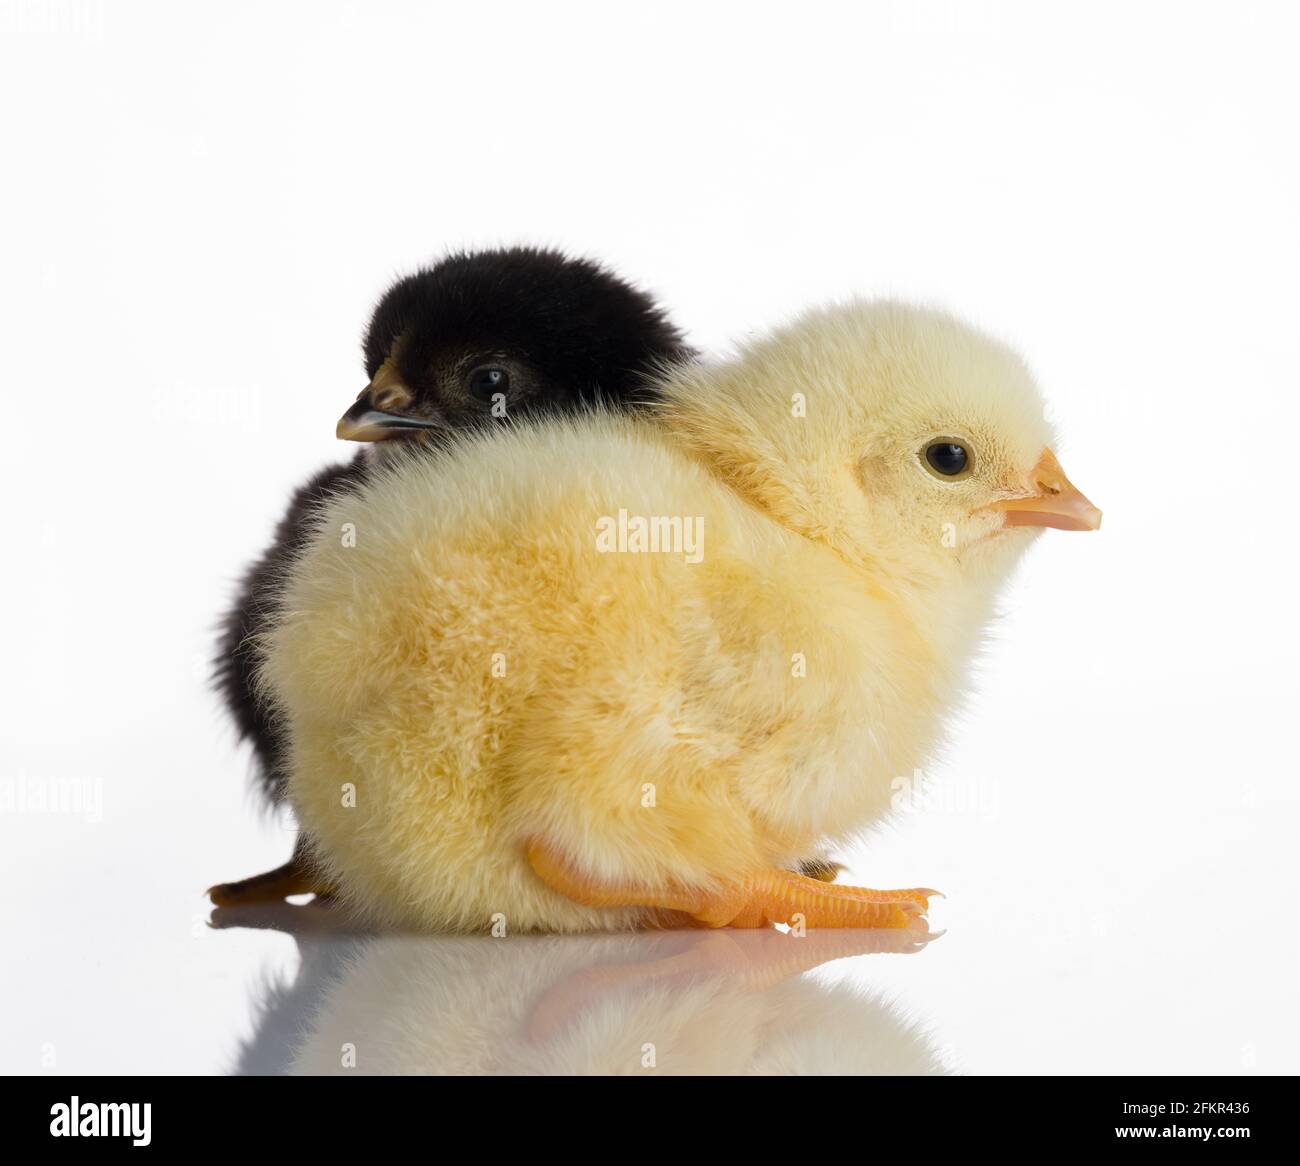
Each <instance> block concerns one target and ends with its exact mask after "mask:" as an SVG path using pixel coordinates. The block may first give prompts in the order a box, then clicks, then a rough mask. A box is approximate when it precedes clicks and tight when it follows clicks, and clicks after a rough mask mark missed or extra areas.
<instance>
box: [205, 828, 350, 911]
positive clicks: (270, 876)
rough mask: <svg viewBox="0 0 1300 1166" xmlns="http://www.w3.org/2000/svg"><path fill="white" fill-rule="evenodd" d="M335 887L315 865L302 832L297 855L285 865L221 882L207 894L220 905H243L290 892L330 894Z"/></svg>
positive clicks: (280, 896)
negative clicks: (318, 872) (246, 876)
mask: <svg viewBox="0 0 1300 1166" xmlns="http://www.w3.org/2000/svg"><path fill="white" fill-rule="evenodd" d="M333 893H334V888H333V887H331V886H329V885H328V884H327V883H326V882H325V880H324V879H322V878H320V876H319V875H317V874H316V872H315V870H314V869H313V866H312V863H311V860H310V857H309V855H308V851H307V845H306V842H305V840H304V839H303V838H302V837H301V836H300V837H299V839H298V843H297V845H296V846H295V847H294V848H293V857H292V858H291V859H289V861H288V862H286V863H285V864H284V865H283V866H277V867H276V868H275V869H274V870H268V871H266V872H265V873H264V874H259V875H253V877H252V878H247V879H240V880H239V881H238V882H234V883H218V884H217V885H216V886H215V887H209V888H208V891H207V894H208V898H210V899H211V900H212V903H213V906H216V907H243V906H248V905H250V904H253V903H273V902H275V901H276V900H278V899H287V898H288V897H289V896H290V895H313V894H314V895H316V896H318V897H320V898H328V897H329V896H330V895H332V894H333Z"/></svg>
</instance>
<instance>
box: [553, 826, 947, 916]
mask: <svg viewBox="0 0 1300 1166" xmlns="http://www.w3.org/2000/svg"><path fill="white" fill-rule="evenodd" d="M528 862H529V865H531V866H532V868H533V870H534V871H535V872H536V873H537V876H538V877H539V878H540V879H541V880H542V882H544V883H545V884H546V885H547V886H548V887H550V888H551V889H552V890H554V891H558V892H559V893H560V894H561V895H563V896H564V897H565V898H566V899H572V900H573V901H574V902H575V903H581V904H582V905H583V906H585V907H651V908H656V909H658V910H661V911H672V912H681V913H683V914H685V915H687V916H689V917H690V919H693V920H695V921H696V922H698V923H702V924H703V925H704V926H706V927H766V926H768V925H769V924H772V923H785V924H789V925H791V926H796V925H799V924H802V925H803V926H804V927H907V926H909V925H911V924H912V923H913V921H914V920H916V919H917V917H918V916H920V915H924V914H925V912H926V911H928V910H929V907H930V903H929V898H930V896H931V895H937V894H938V893H939V892H938V891H931V890H926V889H923V888H917V889H912V890H906V891H872V890H868V889H867V888H865V887H841V886H836V885H834V884H830V883H824V882H819V881H818V880H817V879H810V878H807V877H806V876H804V875H800V874H795V873H794V872H793V871H788V870H764V871H758V872H757V873H755V874H753V875H750V876H749V877H748V878H746V879H744V880H743V881H742V882H740V883H737V884H735V885H733V886H729V887H723V888H720V889H715V890H712V891H708V890H698V889H693V888H689V887H666V888H663V889H658V890H637V889H635V888H631V887H609V886H602V885H600V884H598V883H596V882H594V881H592V880H591V879H590V878H587V877H586V876H584V875H582V874H581V873H580V872H578V871H576V870H574V869H573V867H572V866H570V865H569V864H568V863H566V862H565V861H564V860H563V859H562V858H560V857H559V856H557V855H556V854H554V853H553V852H552V851H550V850H549V849H547V848H546V847H545V846H543V845H541V844H540V843H538V842H530V843H529V844H528Z"/></svg>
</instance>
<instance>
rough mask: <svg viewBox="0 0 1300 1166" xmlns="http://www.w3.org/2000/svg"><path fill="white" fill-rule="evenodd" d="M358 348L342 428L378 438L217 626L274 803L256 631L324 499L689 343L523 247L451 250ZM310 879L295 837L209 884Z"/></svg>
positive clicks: (221, 684)
mask: <svg viewBox="0 0 1300 1166" xmlns="http://www.w3.org/2000/svg"><path fill="white" fill-rule="evenodd" d="M363 351H364V355H365V363H366V374H367V375H368V376H369V378H370V383H369V384H368V385H367V386H366V388H365V389H363V390H362V392H361V395H360V396H359V397H358V398H357V401H356V403H355V404H354V405H353V406H352V407H351V408H350V409H349V410H348V411H347V412H346V413H345V414H344V415H343V417H342V418H341V419H340V420H339V422H338V429H337V433H338V436H339V437H341V438H346V439H349V440H353V441H363V442H368V443H373V444H371V445H369V446H368V448H367V449H365V450H361V451H359V452H358V453H357V455H356V456H355V457H354V458H353V459H352V460H351V461H350V462H347V463H345V464H343V465H337V466H331V467H330V468H328V469H325V470H322V471H321V472H320V473H319V474H317V475H316V476H315V477H313V478H312V479H311V480H310V481H308V482H307V483H306V484H305V485H303V486H300V487H299V488H298V490H297V491H296V492H295V493H294V495H293V498H292V500H291V501H290V504H289V509H288V510H287V511H286V512H285V514H284V516H283V517H282V518H281V519H280V522H279V525H278V526H277V527H276V530H275V537H274V539H273V541H272V543H271V545H270V547H268V548H267V550H266V551H265V552H263V554H262V556H261V558H259V559H258V560H257V561H256V562H255V563H254V564H253V565H252V567H250V568H249V570H248V572H247V574H246V575H245V576H244V579H243V581H242V584H241V586H240V589H239V592H238V595H237V597H236V601H235V604H234V606H233V607H232V608H231V610H230V612H229V613H228V614H227V615H226V616H225V618H224V620H223V621H222V624H221V634H220V639H219V642H218V652H217V658H216V663H215V681H216V687H217V689H218V690H219V692H220V693H221V696H222V697H223V699H224V701H225V704H226V707H227V708H228V709H229V710H230V713H231V716H232V717H233V718H234V720H235V724H236V727H237V729H238V731H239V736H240V738H241V739H243V740H246V741H249V742H250V743H251V744H252V747H253V756H254V766H255V774H256V780H257V782H258V784H259V786H260V788H261V790H262V793H263V794H264V796H265V797H266V799H267V800H268V801H270V802H271V803H276V802H279V801H280V800H282V799H283V797H284V794H285V782H286V779H287V775H286V773H285V768H284V762H285V747H286V746H285V740H284V736H283V731H282V729H281V728H280V727H279V725H278V722H277V716H276V711H275V709H274V708H271V707H269V706H268V705H267V704H266V703H265V702H264V701H263V700H262V699H261V698H259V696H258V694H257V692H256V689H255V685H254V675H255V672H256V667H257V660H256V655H255V652H254V650H253V645H254V643H255V642H256V641H255V637H256V636H257V635H258V634H259V633H260V632H263V631H266V630H267V628H268V625H269V620H270V619H271V617H272V614H273V612H274V610H275V606H276V599H277V595H278V592H279V588H280V586H281V580H282V579H283V577H284V574H285V571H286V569H287V568H288V567H289V565H290V564H291V563H292V562H293V560H294V558H295V557H296V556H297V555H298V554H300V553H301V550H302V548H303V546H304V544H305V542H306V540H307V539H308V537H309V536H310V533H311V529H312V523H311V520H312V516H313V514H314V513H315V511H316V509H317V508H318V506H319V505H320V503H321V502H322V501H323V500H324V499H325V498H327V497H329V496H331V495H333V494H337V493H338V492H340V491H347V490H350V489H354V488H356V486H357V485H358V484H359V483H361V482H363V481H364V480H365V478H366V475H367V473H368V470H369V467H370V465H371V464H373V462H374V461H375V460H377V459H379V458H382V457H383V456H384V455H386V454H387V453H388V452H389V451H391V450H394V449H402V450H408V449H410V448H411V447H412V446H413V445H416V446H418V445H421V444H423V445H428V446H429V447H431V448H433V447H437V446H439V445H441V444H443V443H445V442H447V441H449V440H452V439H453V438H454V437H455V435H456V434H457V433H463V432H465V431H467V430H473V429H475V428H478V427H481V426H486V425H492V424H495V423H498V422H499V421H501V420H505V419H509V420H511V421H518V420H520V419H523V418H527V417H528V416H530V415H539V414H547V413H554V412H557V411H560V412H563V411H577V410H580V409H583V408H586V407H588V406H590V405H592V404H593V403H596V402H601V403H603V404H605V405H607V406H609V407H614V408H621V407H634V406H636V405H637V404H640V403H644V402H646V401H648V400H649V399H650V398H651V396H652V390H651V389H650V388H649V382H648V378H647V373H649V372H651V371H652V370H653V369H654V368H656V367H657V366H659V365H662V364H664V363H667V362H674V361H680V360H684V359H690V358H692V357H693V356H694V355H695V354H694V352H693V351H692V350H691V349H690V348H689V347H687V345H686V344H685V342H684V340H683V338H682V335H681V333H680V332H679V331H678V330H677V329H676V328H675V327H674V326H673V325H672V324H671V323H670V322H669V320H668V318H667V317H666V315H665V314H664V312H663V311H662V310H661V309H660V308H659V307H658V306H657V305H656V304H655V302H654V301H653V300H652V299H651V298H650V297H649V296H648V295H646V294H645V293H644V292H641V291H638V290H637V289H635V288H633V287H631V286H629V285H628V284H627V283H625V282H624V281H623V280H621V279H619V278H618V277H617V276H615V275H614V274H612V273H611V272H610V271H608V270H606V269H605V268H604V267H601V266H600V265H599V264H596V263H593V262H591V261H589V260H585V259H572V258H569V257H567V256H564V255H562V254H560V253H558V252H555V251H546V250H538V249H534V248H523V247H519V248H510V249H505V250H492V251H479V252H474V253H463V254H456V255H452V256H449V257H448V258H446V259H444V260H442V261H441V262H440V263H438V264H436V265H435V266H433V267H430V268H426V269H424V270H422V271H419V272H417V273H416V274H414V275H410V276H407V277H406V278H404V279H401V280H398V282H397V283H396V284H394V285H393V286H392V287H391V288H390V289H389V290H388V292H387V293H386V294H385V295H384V297H383V298H382V299H381V300H380V301H379V304H378V306H377V307H376V308H375V311H374V314H373V316H372V317H371V320H370V326H369V328H368V329H367V330H366V335H365V340H364V343H363ZM316 889H319V888H316V887H314V886H313V885H312V880H311V878H310V874H309V851H308V844H307V841H306V840H305V839H302V838H300V839H299V846H298V848H297V849H296V850H295V853H294V859H293V860H292V861H291V862H290V863H288V864H286V866H284V867H281V868H279V869H278V870H276V871H271V872H269V873H268V874H266V875H259V876H257V877H256V878H253V879H247V880H244V881H243V882H241V883H228V884H224V885H222V886H219V887H214V888H212V891H211V894H212V897H213V899H214V901H218V902H220V903H222V904H233V903H237V902H238V903H244V902H250V901H255V900H258V899H268V898H279V897H282V896H283V895H285V894H294V893H297V892H299V891H308V890H316Z"/></svg>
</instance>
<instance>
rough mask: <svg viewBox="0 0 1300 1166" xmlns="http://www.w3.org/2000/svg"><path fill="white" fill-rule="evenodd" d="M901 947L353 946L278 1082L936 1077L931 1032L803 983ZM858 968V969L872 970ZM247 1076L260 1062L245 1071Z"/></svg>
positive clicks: (779, 938)
mask: <svg viewBox="0 0 1300 1166" xmlns="http://www.w3.org/2000/svg"><path fill="white" fill-rule="evenodd" d="M908 934H909V933H907V932H902V931H892V932H891V931H839V932H829V931H828V932H821V933H810V934H809V935H808V936H807V937H806V938H804V939H791V938H789V937H788V936H785V935H782V934H780V933H779V932H772V931H769V932H753V931H751V932H703V933H702V932H676V933H663V932H658V933H650V934H640V935H619V936H611V935H603V936H525V937H512V938H509V939H488V938H486V937H481V938H451V937H443V938H435V939H420V938H413V937H399V938H385V939H375V940H371V941H363V942H360V943H355V942H354V943H352V944H347V945H345V946H343V948H342V951H343V952H344V953H345V954H344V955H343V956H342V958H341V959H340V961H338V966H337V969H336V970H335V971H333V972H332V973H331V975H330V976H329V977H328V978H321V979H320V980H319V981H318V984H319V989H320V996H319V1000H318V1001H317V1002H315V1004H314V1006H313V1007H310V1008H308V1009H306V1010H305V1011H306V1016H305V1018H304V1023H303V1025H302V1032H303V1036H302V1038H301V1040H300V1042H299V1043H297V1047H296V1051H295V1052H293V1054H292V1060H291V1065H290V1066H289V1067H288V1071H289V1072H293V1073H298V1074H309V1075H340V1076H348V1075H356V1074H360V1075H365V1076H369V1075H390V1074H400V1075H412V1074H439V1075H467V1074H502V1073H506V1074H521V1075H539V1074H540V1075H558V1074H563V1075H571V1074H583V1075H591V1074H602V1075H604V1074H617V1075H625V1076H654V1075H683V1074H690V1075H698V1074H737V1075H753V1074H761V1075H779V1074H801V1075H802V1074H865V1075H884V1074H909V1075H916V1074H937V1073H942V1072H944V1069H943V1067H942V1063H941V1061H940V1059H939V1057H938V1055H937V1053H936V1051H935V1049H934V1046H933V1045H932V1043H931V1041H930V1039H929V1037H928V1036H927V1035H926V1034H925V1033H924V1032H923V1031H921V1030H919V1029H918V1028H916V1027H915V1026H914V1025H913V1024H911V1023H909V1022H908V1021H907V1020H905V1019H904V1018H902V1017H900V1016H899V1015H898V1014H897V1012H896V1011H894V1010H893V1009H892V1008H891V1007H890V1006H889V1005H887V1004H886V1003H885V1002H884V1001H883V1000H881V999H880V998H879V997H878V996H876V995H874V994H871V993H868V992H866V991H864V990H862V989H861V988H859V987H858V986H857V985H856V983H846V982H841V983H837V984H827V983H825V982H823V981H821V980H819V979H818V978H815V977H810V976H805V975H802V973H803V972H805V971H807V970H809V969H811V968H813V967H816V966H818V965H819V964H822V963H824V962H825V961H827V960H834V959H840V958H843V957H851V956H861V955H866V954H868V953H871V952H876V951H882V950H883V951H891V950H900V951H915V950H918V949H919V948H920V947H921V946H923V944H924V940H923V939H919V940H915V941H910V942H907V943H904V944H899V945H891V944H888V943H882V942H881V940H882V938H883V937H899V938H900V939H903V938H905V937H907V936H908ZM832 941H834V942H832ZM856 962H857V964H858V965H859V966H860V967H862V968H863V969H865V968H866V967H868V966H870V964H871V962H872V961H870V960H867V961H863V960H858V961H856ZM855 979H856V977H855ZM259 1042H260V1043H266V1042H263V1041H261V1038H260V1037H259V1038H258V1041H255V1042H254V1043H259ZM292 1048H293V1043H292V1042H291V1043H290V1045H289V1046H288V1049H292ZM288 1049H286V1051H288ZM241 1067H242V1068H243V1069H244V1070H245V1071H248V1070H250V1069H251V1070H252V1071H256V1070H257V1068H258V1067H259V1066H253V1065H250V1064H249V1063H248V1061H247V1058H245V1061H244V1062H243V1064H242V1066H241ZM266 1067H267V1068H272V1069H278V1068H279V1066H275V1065H268V1066H266ZM281 1071H283V1070H281Z"/></svg>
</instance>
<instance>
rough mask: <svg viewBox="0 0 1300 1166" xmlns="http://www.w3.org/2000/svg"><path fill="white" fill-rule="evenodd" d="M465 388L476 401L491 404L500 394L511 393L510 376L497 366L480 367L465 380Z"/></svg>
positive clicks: (485, 365) (486, 365)
mask: <svg viewBox="0 0 1300 1166" xmlns="http://www.w3.org/2000/svg"><path fill="white" fill-rule="evenodd" d="M465 388H466V389H467V390H468V391H469V395H470V396H471V397H473V398H474V399H475V400H476V401H482V402H483V403H484V404H491V403H492V402H493V400H495V399H496V397H497V394H498V393H500V394H503V395H504V394H508V393H509V392H510V374H509V373H508V372H506V370H505V369H503V368H502V367H501V366H500V365H497V364H484V365H480V366H479V367H478V368H476V369H474V371H473V372H471V373H470V374H469V376H468V377H466V378H465Z"/></svg>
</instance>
